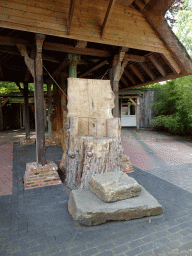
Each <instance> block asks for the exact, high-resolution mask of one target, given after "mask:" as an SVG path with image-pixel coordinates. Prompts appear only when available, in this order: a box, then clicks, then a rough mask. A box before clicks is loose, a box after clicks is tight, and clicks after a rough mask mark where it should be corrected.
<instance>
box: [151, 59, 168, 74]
mask: <svg viewBox="0 0 192 256" xmlns="http://www.w3.org/2000/svg"><path fill="white" fill-rule="evenodd" d="M148 58H149V59H150V61H151V62H152V63H153V65H154V66H155V67H156V68H157V69H158V70H159V72H160V74H161V75H162V76H163V77H166V72H165V69H164V68H163V66H162V65H161V64H160V63H159V62H158V60H157V59H156V58H155V56H154V55H150V56H149V57H148Z"/></svg>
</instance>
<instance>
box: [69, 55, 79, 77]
mask: <svg viewBox="0 0 192 256" xmlns="http://www.w3.org/2000/svg"><path fill="white" fill-rule="evenodd" d="M80 58H81V57H80V55H78V54H68V59H67V60H68V64H69V77H73V78H76V77H77V64H78V62H79V60H80Z"/></svg>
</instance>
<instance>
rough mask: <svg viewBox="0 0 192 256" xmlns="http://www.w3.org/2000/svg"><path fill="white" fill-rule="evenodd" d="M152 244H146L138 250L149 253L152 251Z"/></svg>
mask: <svg viewBox="0 0 192 256" xmlns="http://www.w3.org/2000/svg"><path fill="white" fill-rule="evenodd" d="M153 245H154V244H153V242H150V243H147V244H145V245H142V246H140V249H141V250H142V251H144V252H147V251H150V250H151V249H153Z"/></svg>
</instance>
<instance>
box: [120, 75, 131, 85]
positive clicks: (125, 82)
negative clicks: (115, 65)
mask: <svg viewBox="0 0 192 256" xmlns="http://www.w3.org/2000/svg"><path fill="white" fill-rule="evenodd" d="M120 80H121V81H122V82H123V83H124V84H125V85H126V86H129V83H128V81H127V80H126V78H125V77H124V76H122V77H121V79H120Z"/></svg>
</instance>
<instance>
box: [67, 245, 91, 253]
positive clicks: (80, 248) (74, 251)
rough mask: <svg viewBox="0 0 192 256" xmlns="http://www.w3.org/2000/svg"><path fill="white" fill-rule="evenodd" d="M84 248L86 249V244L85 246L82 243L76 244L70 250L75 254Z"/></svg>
mask: <svg viewBox="0 0 192 256" xmlns="http://www.w3.org/2000/svg"><path fill="white" fill-rule="evenodd" d="M86 249H87V248H86V246H85V245H84V244H82V245H80V246H77V247H74V248H72V249H71V250H70V252H71V253H72V254H75V253H77V252H81V251H85V250H86Z"/></svg>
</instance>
